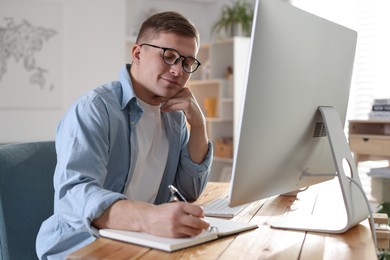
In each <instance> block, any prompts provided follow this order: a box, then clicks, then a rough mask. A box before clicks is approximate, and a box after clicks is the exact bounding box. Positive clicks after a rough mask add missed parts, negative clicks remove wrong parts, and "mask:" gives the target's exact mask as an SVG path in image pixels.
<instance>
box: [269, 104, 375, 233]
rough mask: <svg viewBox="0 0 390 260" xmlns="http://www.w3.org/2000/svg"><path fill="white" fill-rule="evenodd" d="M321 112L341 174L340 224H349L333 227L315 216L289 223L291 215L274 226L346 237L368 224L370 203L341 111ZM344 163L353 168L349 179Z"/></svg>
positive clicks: (339, 179) (334, 158) (338, 172)
mask: <svg viewBox="0 0 390 260" xmlns="http://www.w3.org/2000/svg"><path fill="white" fill-rule="evenodd" d="M319 110H320V112H321V115H322V118H323V120H324V123H325V126H326V130H327V135H328V140H329V143H330V148H331V151H332V155H333V160H334V163H335V166H336V171H337V174H336V178H338V182H339V186H340V189H341V194H342V198H343V200H344V208H345V212H344V213H343V214H344V217H342V216H343V214H341V216H340V218H339V220H343V221H344V220H345V221H344V222H345V223H340V221H338V224H337V225H336V226H331V225H329V224H330V223H327V221H326V218H321V217H318V216H315V215H310V214H307V215H305V216H304V218H301V217H300V218H299V221H298V220H297V219H289V215H287V218H286V219H285V220H282V221H279V222H277V223H273V224H272V225H271V226H272V227H274V228H282V229H292V230H302V231H313V232H325V233H343V232H345V231H347V230H349V229H350V228H351V227H353V226H355V225H357V224H359V223H360V222H361V221H363V220H365V219H366V218H367V217H368V215H369V209H368V205H367V203H366V198H365V194H364V192H363V190H362V189H361V183H360V179H359V174H358V171H357V168H356V163H355V161H354V159H353V157H352V154H351V150H350V149H349V146H348V143H347V140H346V137H345V134H344V129H343V126H342V124H341V120H340V117H339V115H338V113H337V110H336V109H335V108H333V107H325V106H324V107H319ZM344 160H346V161H347V162H348V164H349V167H350V171H351V176H348V175H346V173H345V171H344V167H343V161H344ZM359 187H360V188H359ZM329 202H330V201H329ZM331 203H332V204H334V203H338V201H331ZM331 214H334V213H333V212H329V215H331Z"/></svg>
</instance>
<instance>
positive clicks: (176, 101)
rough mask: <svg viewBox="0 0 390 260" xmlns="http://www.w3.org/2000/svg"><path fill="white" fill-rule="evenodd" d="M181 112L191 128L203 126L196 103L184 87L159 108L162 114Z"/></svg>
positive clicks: (200, 111)
mask: <svg viewBox="0 0 390 260" xmlns="http://www.w3.org/2000/svg"><path fill="white" fill-rule="evenodd" d="M177 110H182V111H183V112H184V114H185V115H186V118H187V121H188V123H189V124H190V125H191V127H197V126H203V125H204V124H205V120H204V116H203V113H202V110H201V109H200V107H199V105H198V102H197V101H196V99H195V97H194V95H193V94H192V92H191V91H190V89H189V88H187V87H185V88H183V89H182V90H180V91H179V93H177V94H176V96H174V97H172V98H170V99H168V100H167V101H166V102H165V104H164V105H163V106H162V107H161V111H163V112H172V111H177Z"/></svg>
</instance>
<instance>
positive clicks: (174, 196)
mask: <svg viewBox="0 0 390 260" xmlns="http://www.w3.org/2000/svg"><path fill="white" fill-rule="evenodd" d="M168 189H169V190H170V191H171V201H176V200H182V201H184V202H185V203H188V202H187V200H186V198H184V196H183V195H182V194H181V193H180V191H179V190H178V189H176V187H175V186H173V185H168ZM178 196H179V197H178ZM207 231H208V232H213V231H216V232H218V228H217V227H216V226H211V225H210V226H209V227H208V229H207Z"/></svg>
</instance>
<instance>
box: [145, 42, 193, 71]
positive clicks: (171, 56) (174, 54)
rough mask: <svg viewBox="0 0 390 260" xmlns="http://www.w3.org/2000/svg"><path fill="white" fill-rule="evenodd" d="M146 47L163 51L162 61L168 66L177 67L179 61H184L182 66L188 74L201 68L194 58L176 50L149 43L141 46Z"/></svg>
mask: <svg viewBox="0 0 390 260" xmlns="http://www.w3.org/2000/svg"><path fill="white" fill-rule="evenodd" d="M144 45H146V46H150V47H153V48H157V49H161V50H163V53H162V59H163V61H164V62H165V64H167V65H170V66H172V65H175V64H177V63H178V62H179V61H181V60H182V63H181V65H182V67H183V70H184V71H185V72H187V73H193V72H195V71H196V70H197V69H198V68H199V66H200V64H201V63H200V62H199V61H198V60H197V59H195V58H194V57H191V56H189V57H186V56H183V55H181V54H180V52H178V51H177V50H175V49H172V48H164V47H160V46H156V45H153V44H149V43H142V44H140V46H141V47H142V46H144Z"/></svg>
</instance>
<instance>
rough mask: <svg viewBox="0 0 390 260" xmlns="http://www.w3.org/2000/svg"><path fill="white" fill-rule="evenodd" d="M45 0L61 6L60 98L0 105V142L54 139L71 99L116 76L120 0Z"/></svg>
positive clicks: (120, 46)
mask: <svg viewBox="0 0 390 260" xmlns="http://www.w3.org/2000/svg"><path fill="white" fill-rule="evenodd" d="M0 1H1V2H2V3H1V4H7V2H6V1H5V0H0ZM16 1H17V2H18V4H20V5H21V6H22V5H23V4H24V3H26V2H25V1H27V2H29V3H31V2H37V3H42V1H39V0H13V1H12V3H14V2H16ZM46 2H50V3H53V2H55V3H59V4H60V5H61V6H62V12H63V16H62V24H63V28H62V29H63V30H62V32H63V35H62V39H63V43H62V50H59V51H62V55H63V56H62V60H63V67H62V82H61V83H62V84H61V85H62V86H61V87H62V98H61V99H62V104H59V108H56V109H11V108H10V109H1V110H0V143H7V142H22V141H37V140H53V139H54V137H55V127H56V124H57V123H58V121H59V120H60V118H61V116H62V114H63V113H64V111H65V109H66V108H67V107H68V106H69V105H70V104H71V103H72V102H73V100H74V99H75V98H76V97H77V96H79V95H80V94H81V93H83V92H85V91H87V90H89V89H91V88H94V87H96V86H97V85H100V84H102V83H105V82H107V81H111V80H116V79H117V77H118V73H119V69H120V67H121V66H122V64H123V63H124V62H125V58H124V55H123V54H124V41H125V31H126V29H125V23H126V21H125V0H115V1H110V0H46ZM43 3H45V2H43ZM42 15H45V14H44V13H42ZM48 26H49V25H48ZM52 69H53V68H52ZM20 94H21V95H23V93H20Z"/></svg>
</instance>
